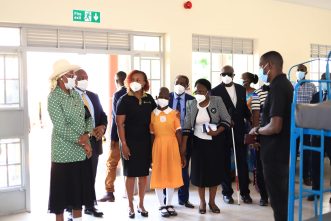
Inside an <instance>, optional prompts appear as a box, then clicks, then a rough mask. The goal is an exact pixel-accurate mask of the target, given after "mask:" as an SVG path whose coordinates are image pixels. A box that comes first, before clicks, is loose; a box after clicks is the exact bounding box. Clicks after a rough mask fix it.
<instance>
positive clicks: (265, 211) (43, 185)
mask: <svg viewBox="0 0 331 221" xmlns="http://www.w3.org/2000/svg"><path fill="white" fill-rule="evenodd" d="M43 133H44V131H36V132H35V133H31V136H30V141H31V143H30V152H31V159H30V162H31V165H30V171H31V213H22V214H17V215H11V216H5V217H0V220H1V221H36V220H55V217H54V215H52V214H48V213H47V203H48V189H49V166H50V160H49V157H48V156H49V146H48V145H49V144H47V142H45V143H44V144H43V145H42V146H41V145H40V143H34V134H36V135H38V137H39V138H40V137H46V138H47V137H48V136H49V135H48V134H43ZM41 135H42V136H41ZM37 140H38V142H40V139H37ZM106 147H107V144H105V145H104V150H105V151H104V152H105V153H104V154H103V155H101V157H100V162H99V168H98V175H97V183H96V187H97V188H96V192H97V196H98V198H99V197H101V196H102V194H103V193H104V177H105V170H106V168H105V162H106V159H107V156H108V148H106ZM40 156H43V157H40ZM325 165H326V174H328V175H327V178H326V185H327V186H329V182H330V173H331V171H330V166H329V162H328V160H327V161H326V164H325ZM115 187H116V194H115V196H116V202H114V203H109V202H107V203H99V206H98V207H99V210H101V211H103V212H104V218H94V217H91V216H88V215H84V216H83V219H84V220H85V221H90V220H114V221H115V220H116V221H121V220H131V219H129V218H128V212H127V200H126V199H125V198H123V196H124V182H123V178H122V177H121V176H119V177H118V179H117V180H116V184H115ZM250 190H251V196H252V198H253V204H250V205H247V204H243V203H241V205H236V204H234V205H228V204H225V203H224V202H223V200H222V199H221V193H220V190H218V193H217V198H216V203H217V204H218V206H219V207H220V209H221V213H220V214H213V213H211V211H209V210H207V214H205V215H201V214H199V213H198V203H199V198H198V194H197V191H196V189H195V188H191V197H190V201H191V202H192V203H193V204H194V205H195V206H196V208H194V209H187V208H184V207H182V206H179V205H178V204H177V193H175V196H174V199H173V204H174V205H175V209H176V210H177V212H178V216H177V217H171V218H162V217H161V216H160V214H159V211H158V202H157V199H156V196H155V194H154V192H148V193H147V195H146V198H145V208H146V209H147V210H148V211H149V217H148V218H143V217H141V216H140V215H139V214H136V218H135V220H152V221H158V220H168V219H171V220H186V221H190V220H192V221H193V220H194V221H196V220H198V221H205V220H208V221H213V220H215V221H216V220H217V221H222V220H224V221H225V220H226V221H232V220H233V221H269V220H273V215H272V210H271V207H270V206H268V207H260V206H259V205H258V202H259V199H260V197H259V194H258V193H257V192H256V190H255V188H254V186H252V185H250ZM206 196H208V192H206ZM235 196H236V195H235V194H234V195H233V197H234V198H235ZM324 196H325V197H324V203H323V211H324V212H330V211H331V206H330V204H329V203H328V201H329V198H330V194H329V193H327V194H325V195H324ZM207 199H208V198H207ZM137 202H138V200H137V196H135V205H137ZM284 203H285V202H284ZM303 214H304V216H303V217H304V220H305V219H308V218H311V217H312V216H313V203H312V202H307V201H306V200H304V203H303Z"/></svg>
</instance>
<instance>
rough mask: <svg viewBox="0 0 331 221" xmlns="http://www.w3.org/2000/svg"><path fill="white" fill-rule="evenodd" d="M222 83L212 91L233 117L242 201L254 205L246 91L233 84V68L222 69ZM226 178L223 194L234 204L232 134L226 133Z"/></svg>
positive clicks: (249, 115) (224, 198) (228, 201)
mask: <svg viewBox="0 0 331 221" xmlns="http://www.w3.org/2000/svg"><path fill="white" fill-rule="evenodd" d="M221 77H222V81H223V82H222V83H221V84H219V85H218V86H216V87H215V88H213V89H212V90H211V94H212V95H214V96H220V97H222V99H223V102H224V104H225V106H226V108H227V110H228V112H229V114H230V116H231V119H232V123H233V130H234V140H235V148H236V155H237V158H236V159H237V166H238V177H239V188H240V195H241V199H242V200H243V201H244V203H252V198H251V197H250V195H249V193H250V191H249V188H248V185H249V177H248V165H247V146H245V145H244V136H245V119H246V120H247V121H250V117H251V113H250V111H249V109H248V107H247V103H246V90H245V88H244V87H243V86H241V85H239V84H235V83H233V77H234V70H233V68H232V67H231V66H224V67H223V68H222V73H221ZM226 137H227V145H226V155H227V157H226V159H227V160H226V162H225V168H226V176H225V178H224V181H223V182H222V188H223V190H222V194H223V200H224V202H225V203H228V204H232V203H234V200H233V198H232V194H233V189H232V186H231V146H233V144H232V132H231V131H230V130H229V131H226Z"/></svg>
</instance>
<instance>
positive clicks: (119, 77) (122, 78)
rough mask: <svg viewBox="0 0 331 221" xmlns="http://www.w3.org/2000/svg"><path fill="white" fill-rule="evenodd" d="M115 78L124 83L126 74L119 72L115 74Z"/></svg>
mask: <svg viewBox="0 0 331 221" xmlns="http://www.w3.org/2000/svg"><path fill="white" fill-rule="evenodd" d="M116 77H117V78H118V79H120V80H121V81H124V80H125V78H126V73H125V72H124V71H119V72H117V73H116Z"/></svg>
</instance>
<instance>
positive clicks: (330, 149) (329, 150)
mask: <svg viewBox="0 0 331 221" xmlns="http://www.w3.org/2000/svg"><path fill="white" fill-rule="evenodd" d="M320 142H321V140H320V137H319V136H312V146H315V147H317V146H320ZM324 151H325V154H326V155H327V156H328V157H329V159H330V161H331V139H330V138H329V137H325V140H324ZM320 162H321V159H320V153H319V152H316V151H312V181H313V187H312V189H313V190H319V189H320V173H321V168H320Z"/></svg>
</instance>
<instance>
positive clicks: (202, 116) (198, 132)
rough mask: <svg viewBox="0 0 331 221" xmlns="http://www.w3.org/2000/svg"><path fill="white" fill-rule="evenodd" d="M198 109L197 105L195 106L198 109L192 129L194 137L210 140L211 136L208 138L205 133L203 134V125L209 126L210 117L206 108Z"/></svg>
mask: <svg viewBox="0 0 331 221" xmlns="http://www.w3.org/2000/svg"><path fill="white" fill-rule="evenodd" d="M208 106H209V104H208V105H207V106H206V107H200V106H199V104H197V107H198V110H199V112H198V114H197V118H196V119H195V127H194V136H196V137H199V138H200V139H203V140H212V139H213V138H212V136H209V135H208V134H207V133H205V132H203V124H209V122H210V117H209V114H208V111H207V107H208Z"/></svg>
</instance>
